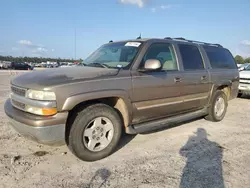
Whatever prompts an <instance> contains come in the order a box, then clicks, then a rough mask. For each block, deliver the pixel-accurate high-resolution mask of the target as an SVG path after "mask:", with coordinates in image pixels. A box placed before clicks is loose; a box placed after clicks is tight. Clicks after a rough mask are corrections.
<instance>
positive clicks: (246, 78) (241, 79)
mask: <svg viewBox="0 0 250 188" xmlns="http://www.w3.org/2000/svg"><path fill="white" fill-rule="evenodd" d="M240 79H241V80H250V78H240Z"/></svg>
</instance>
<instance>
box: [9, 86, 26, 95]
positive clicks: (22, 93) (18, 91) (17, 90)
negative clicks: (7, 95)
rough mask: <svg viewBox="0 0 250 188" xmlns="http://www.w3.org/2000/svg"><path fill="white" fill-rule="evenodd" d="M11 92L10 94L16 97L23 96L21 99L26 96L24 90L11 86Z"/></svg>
mask: <svg viewBox="0 0 250 188" xmlns="http://www.w3.org/2000/svg"><path fill="white" fill-rule="evenodd" d="M11 91H12V93H14V94H16V95H19V96H23V97H25V94H26V89H23V88H20V87H16V86H11Z"/></svg>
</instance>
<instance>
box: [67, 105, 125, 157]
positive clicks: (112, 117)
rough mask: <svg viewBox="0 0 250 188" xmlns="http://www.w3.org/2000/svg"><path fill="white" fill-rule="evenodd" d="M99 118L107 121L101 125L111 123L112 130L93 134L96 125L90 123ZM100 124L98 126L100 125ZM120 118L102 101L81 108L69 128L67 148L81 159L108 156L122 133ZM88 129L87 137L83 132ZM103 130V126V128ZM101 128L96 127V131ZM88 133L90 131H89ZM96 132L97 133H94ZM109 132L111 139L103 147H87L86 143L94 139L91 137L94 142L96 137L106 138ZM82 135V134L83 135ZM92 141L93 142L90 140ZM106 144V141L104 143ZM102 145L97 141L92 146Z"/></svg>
mask: <svg viewBox="0 0 250 188" xmlns="http://www.w3.org/2000/svg"><path fill="white" fill-rule="evenodd" d="M96 118H97V119H98V118H101V121H100V122H103V120H104V122H105V121H106V123H107V122H109V123H107V124H106V125H102V123H101V126H103V127H104V126H107V125H110V122H111V124H112V125H113V130H112V132H110V131H109V132H106V133H104V135H105V136H104V135H103V134H102V135H100V133H102V132H100V133H99V132H98V134H99V135H98V136H95V135H93V134H92V133H93V131H92V130H95V131H96V132H97V130H96V129H97V127H96V128H92V127H95V123H93V125H91V123H92V122H93V121H94V122H95V119H96ZM89 126H92V127H91V128H88V127H89ZM101 126H100V127H101ZM122 126H123V123H122V120H121V118H120V116H119V114H118V113H117V112H116V111H115V109H113V108H112V107H110V106H108V105H106V104H102V103H98V104H93V105H91V106H88V107H86V108H85V109H83V110H82V111H80V112H79V113H78V114H77V116H76V118H75V120H74V122H73V124H72V126H71V128H70V130H69V137H68V147H69V149H70V150H71V151H72V153H73V154H74V155H75V156H76V157H78V158H79V159H81V160H83V161H97V160H100V159H103V158H105V157H107V156H109V155H110V154H111V153H113V152H114V150H115V149H116V147H117V145H118V143H119V140H120V138H121V133H122ZM87 129H88V130H90V129H91V130H90V132H91V136H89V137H85V132H86V130H87ZM103 129H104V131H103V132H105V127H104V128H103ZM101 130H102V129H98V131H101ZM89 134H90V133H89ZM96 134H97V133H96ZM109 134H112V139H110V141H109V142H110V143H109V144H108V145H107V146H106V147H104V148H103V149H101V150H100V151H93V150H90V149H89V148H88V144H89V143H90V141H91V140H94V139H93V138H94V137H95V140H94V141H95V142H96V139H97V138H99V139H100V138H101V139H100V140H102V139H104V138H106V141H107V140H108V139H107V135H108V136H109ZM83 135H84V136H83ZM92 143H93V142H92ZM105 144H106V143H105ZM101 146H102V144H99V145H98V143H97V145H96V147H94V148H98V147H99V148H100V147H101Z"/></svg>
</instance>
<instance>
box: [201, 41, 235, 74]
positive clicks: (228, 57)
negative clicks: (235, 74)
mask: <svg viewBox="0 0 250 188" xmlns="http://www.w3.org/2000/svg"><path fill="white" fill-rule="evenodd" d="M203 48H204V50H205V52H206V54H207V56H208V59H209V61H210V65H211V67H212V68H213V69H237V66H236V63H235V61H234V58H233V56H232V54H231V53H230V52H229V50H227V49H225V48H218V47H214V46H204V47H203Z"/></svg>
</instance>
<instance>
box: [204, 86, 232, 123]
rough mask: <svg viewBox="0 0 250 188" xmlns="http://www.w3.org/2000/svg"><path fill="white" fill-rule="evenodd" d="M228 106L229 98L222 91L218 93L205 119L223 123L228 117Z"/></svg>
mask: <svg viewBox="0 0 250 188" xmlns="http://www.w3.org/2000/svg"><path fill="white" fill-rule="evenodd" d="M227 106H228V103H227V96H226V95H225V93H224V92H223V91H220V90H218V91H216V92H215V94H214V97H213V99H212V103H211V106H210V108H209V112H208V115H207V116H206V117H205V119H206V120H209V121H214V122H217V121H221V120H222V119H223V118H224V117H225V115H226V111H227Z"/></svg>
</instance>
